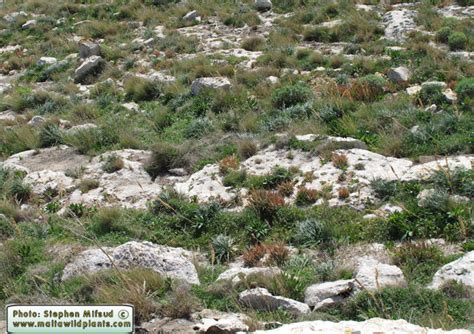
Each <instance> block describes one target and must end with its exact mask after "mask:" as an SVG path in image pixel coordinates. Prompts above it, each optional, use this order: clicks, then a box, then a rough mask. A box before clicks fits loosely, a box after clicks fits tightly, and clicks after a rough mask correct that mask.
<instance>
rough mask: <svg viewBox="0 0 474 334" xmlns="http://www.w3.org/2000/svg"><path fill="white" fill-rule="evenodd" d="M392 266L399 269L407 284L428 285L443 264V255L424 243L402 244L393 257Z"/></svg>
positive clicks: (435, 248)
mask: <svg viewBox="0 0 474 334" xmlns="http://www.w3.org/2000/svg"><path fill="white" fill-rule="evenodd" d="M393 261H394V264H395V265H397V266H398V267H400V268H401V269H402V271H403V274H404V275H405V277H406V279H407V280H408V281H409V282H412V281H413V282H417V283H420V284H427V283H429V282H430V281H431V280H432V278H433V275H434V273H435V272H436V271H437V270H438V269H439V268H440V267H441V266H442V265H443V264H445V258H444V256H443V253H442V252H441V251H440V250H439V248H437V247H436V246H432V245H428V244H426V243H422V242H419V243H404V244H402V245H400V246H399V247H397V248H396V249H395V251H394V255H393Z"/></svg>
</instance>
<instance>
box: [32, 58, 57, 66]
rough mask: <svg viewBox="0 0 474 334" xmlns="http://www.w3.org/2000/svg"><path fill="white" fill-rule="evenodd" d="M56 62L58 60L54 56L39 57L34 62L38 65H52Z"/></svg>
mask: <svg viewBox="0 0 474 334" xmlns="http://www.w3.org/2000/svg"><path fill="white" fill-rule="evenodd" d="M57 62H58V60H57V59H56V58H54V57H41V58H40V59H39V60H38V62H37V63H36V64H37V65H39V66H43V65H54V64H56V63H57Z"/></svg>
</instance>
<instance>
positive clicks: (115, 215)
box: [89, 208, 128, 236]
mask: <svg viewBox="0 0 474 334" xmlns="http://www.w3.org/2000/svg"><path fill="white" fill-rule="evenodd" d="M122 217H123V215H122V211H121V210H120V209H117V208H101V209H100V210H99V211H98V212H97V213H96V214H95V215H94V216H93V217H92V224H91V225H90V226H89V228H90V230H91V231H92V232H94V233H95V234H96V235H97V236H102V235H106V234H109V233H114V232H115V233H116V232H127V231H128V228H127V225H126V224H124V222H123V219H122Z"/></svg>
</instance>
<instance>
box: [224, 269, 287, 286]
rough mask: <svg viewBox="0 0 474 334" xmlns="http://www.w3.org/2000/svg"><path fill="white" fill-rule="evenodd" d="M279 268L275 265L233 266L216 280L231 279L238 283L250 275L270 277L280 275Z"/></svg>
mask: <svg viewBox="0 0 474 334" xmlns="http://www.w3.org/2000/svg"><path fill="white" fill-rule="evenodd" d="M280 274H281V270H280V269H279V268H277V267H254V268H241V267H235V268H230V269H228V270H226V271H224V272H223V273H222V274H220V275H219V277H217V280H216V281H229V280H230V281H232V283H233V284H237V283H239V282H240V281H241V280H245V279H246V278H247V277H250V276H252V275H259V276H265V277H268V278H272V277H274V276H277V275H280Z"/></svg>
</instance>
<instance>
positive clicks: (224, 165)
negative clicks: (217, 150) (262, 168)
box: [219, 155, 239, 175]
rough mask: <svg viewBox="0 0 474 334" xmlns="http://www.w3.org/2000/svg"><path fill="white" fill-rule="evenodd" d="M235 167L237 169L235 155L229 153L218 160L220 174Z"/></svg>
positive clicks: (237, 164)
mask: <svg viewBox="0 0 474 334" xmlns="http://www.w3.org/2000/svg"><path fill="white" fill-rule="evenodd" d="M237 169H239V160H238V159H237V157H236V156H235V155H229V156H227V157H225V158H224V159H222V160H221V161H219V172H220V173H221V175H227V174H229V173H230V172H231V171H235V170H237Z"/></svg>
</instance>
